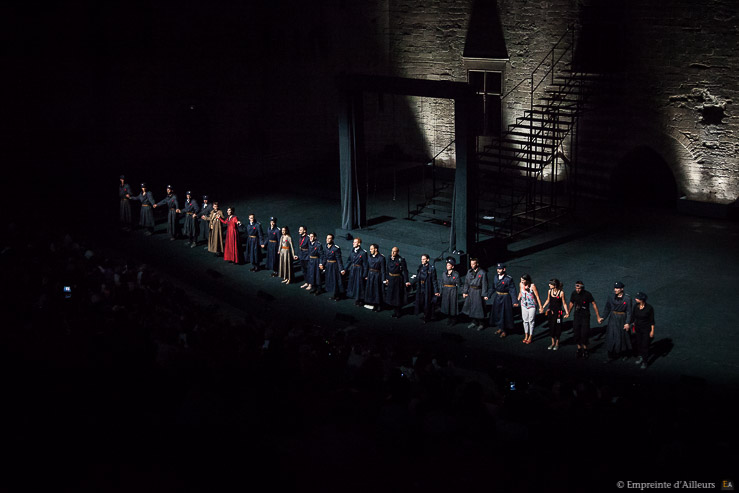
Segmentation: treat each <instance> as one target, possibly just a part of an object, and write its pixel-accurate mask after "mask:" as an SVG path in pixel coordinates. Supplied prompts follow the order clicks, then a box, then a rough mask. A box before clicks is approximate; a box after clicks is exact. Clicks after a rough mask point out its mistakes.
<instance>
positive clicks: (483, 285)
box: [462, 258, 488, 331]
mask: <svg viewBox="0 0 739 493" xmlns="http://www.w3.org/2000/svg"><path fill="white" fill-rule="evenodd" d="M487 287H488V278H487V273H486V272H485V271H484V270H482V269H481V268H480V266H479V264H478V262H477V259H476V258H471V259H470V268H469V270H468V271H467V275H465V277H464V287H463V288H462V298H464V304H463V305H462V313H464V314H465V315H467V316H468V317H470V319H471V322H470V324H469V325H468V326H467V328H468V329H475V328H476V329H477V330H478V331H480V330H482V329H483V328H484V325H483V323H482V321H483V319H484V318H485V303H484V300H487V299H488V297H487V293H486V290H487Z"/></svg>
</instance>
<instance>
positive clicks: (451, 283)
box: [440, 257, 462, 325]
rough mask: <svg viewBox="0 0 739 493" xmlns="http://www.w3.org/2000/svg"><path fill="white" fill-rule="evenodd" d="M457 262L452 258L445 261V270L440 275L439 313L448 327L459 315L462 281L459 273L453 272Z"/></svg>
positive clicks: (455, 321)
mask: <svg viewBox="0 0 739 493" xmlns="http://www.w3.org/2000/svg"><path fill="white" fill-rule="evenodd" d="M456 265H457V262H456V261H455V260H454V258H452V257H449V258H448V259H447V261H446V270H445V271H444V272H443V273H442V275H441V306H440V311H441V313H443V314H444V315H446V316H447V317H448V318H447V324H448V325H454V324H455V323H457V314H458V313H459V301H458V300H459V296H458V293H459V287H460V285H461V283H462V279H461V277H460V275H459V272H457V271H456V270H454V267H456Z"/></svg>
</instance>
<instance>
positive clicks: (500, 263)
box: [495, 262, 505, 269]
mask: <svg viewBox="0 0 739 493" xmlns="http://www.w3.org/2000/svg"><path fill="white" fill-rule="evenodd" d="M495 268H496V269H505V264H504V263H503V262H498V265H496V266H495Z"/></svg>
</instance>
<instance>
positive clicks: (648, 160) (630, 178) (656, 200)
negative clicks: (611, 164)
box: [610, 147, 678, 209]
mask: <svg viewBox="0 0 739 493" xmlns="http://www.w3.org/2000/svg"><path fill="white" fill-rule="evenodd" d="M610 196H611V200H612V201H613V202H614V203H621V204H623V205H625V206H631V207H637V206H646V207H655V208H666V209H674V208H676V206H677V205H676V204H677V199H678V189H677V183H676V182H675V177H674V176H673V174H672V171H671V170H670V167H669V166H668V165H667V163H666V162H665V160H664V159H663V158H662V157H661V156H660V155H659V154H657V152H655V151H654V150H653V149H651V148H648V147H639V148H636V149H634V150H632V151H630V152H629V153H628V154H626V155H625V156H624V157H623V159H621V161H620V162H619V164H618V166H617V167H616V169H615V170H614V171H613V173H612V175H611V186H610Z"/></svg>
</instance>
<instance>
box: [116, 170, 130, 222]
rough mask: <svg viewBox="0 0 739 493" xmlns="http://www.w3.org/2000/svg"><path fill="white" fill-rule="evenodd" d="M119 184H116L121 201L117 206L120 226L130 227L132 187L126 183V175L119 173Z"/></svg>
mask: <svg viewBox="0 0 739 493" xmlns="http://www.w3.org/2000/svg"><path fill="white" fill-rule="evenodd" d="M120 180H121V184H120V185H118V198H119V199H120V201H121V205H120V207H119V214H120V219H121V228H123V229H126V230H128V229H131V222H132V219H131V194H132V193H133V189H132V188H131V185H129V184H128V183H126V177H125V176H123V175H121V178H120Z"/></svg>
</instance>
